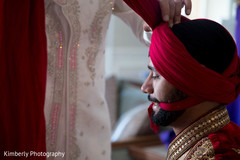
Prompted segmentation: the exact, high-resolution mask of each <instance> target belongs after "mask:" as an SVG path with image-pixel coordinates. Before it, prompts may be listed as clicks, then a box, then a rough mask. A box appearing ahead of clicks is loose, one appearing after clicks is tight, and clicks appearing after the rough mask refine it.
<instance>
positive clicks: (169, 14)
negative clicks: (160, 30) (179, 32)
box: [158, 0, 192, 27]
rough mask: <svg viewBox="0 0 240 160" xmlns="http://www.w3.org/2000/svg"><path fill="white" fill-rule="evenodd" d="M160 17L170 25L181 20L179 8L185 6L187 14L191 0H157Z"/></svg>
mask: <svg viewBox="0 0 240 160" xmlns="http://www.w3.org/2000/svg"><path fill="white" fill-rule="evenodd" d="M158 1H159V5H160V8H161V12H162V18H163V20H164V21H165V22H168V23H169V26H170V27H172V26H173V25H174V24H178V23H180V22H181V10H182V8H183V7H184V6H185V13H186V14H187V15H189V14H190V13H191V10H192V2H191V0H158Z"/></svg>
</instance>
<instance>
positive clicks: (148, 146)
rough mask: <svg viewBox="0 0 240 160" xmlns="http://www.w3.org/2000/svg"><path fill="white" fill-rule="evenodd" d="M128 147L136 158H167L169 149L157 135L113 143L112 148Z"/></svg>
mask: <svg viewBox="0 0 240 160" xmlns="http://www.w3.org/2000/svg"><path fill="white" fill-rule="evenodd" d="M120 148H127V149H128V153H129V155H130V156H131V157H132V158H134V159H135V160H165V157H166V154H167V149H166V148H165V146H164V145H163V144H162V143H161V142H160V140H159V138H158V136H157V135H147V136H140V137H134V138H130V139H128V140H126V141H120V142H114V143H112V149H113V150H114V149H120Z"/></svg>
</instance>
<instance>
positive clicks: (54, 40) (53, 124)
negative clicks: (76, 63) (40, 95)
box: [45, 5, 65, 151]
mask: <svg viewBox="0 0 240 160" xmlns="http://www.w3.org/2000/svg"><path fill="white" fill-rule="evenodd" d="M50 7H51V8H49V9H48V11H50V12H51V10H53V5H50ZM53 19H54V20H53ZM46 24H47V25H46V33H47V38H48V41H47V42H48V66H47V75H48V81H51V83H53V88H48V89H49V90H50V91H51V93H50V94H51V96H52V97H53V100H52V102H51V103H50V106H45V107H47V108H50V115H47V116H50V118H49V122H47V124H46V127H47V128H46V138H47V142H48V143H47V150H49V151H55V149H56V146H55V145H56V144H55V142H56V139H57V130H58V123H59V115H60V113H61V109H62V97H63V87H64V85H63V84H64V70H63V67H64V64H62V61H61V60H62V59H64V58H65V57H64V54H62V51H63V49H65V44H64V42H65V37H64V35H63V33H62V29H61V23H60V21H59V19H58V18H57V16H56V15H55V14H50V13H48V12H47V13H46ZM60 47H61V48H60ZM60 53H61V54H60Z"/></svg>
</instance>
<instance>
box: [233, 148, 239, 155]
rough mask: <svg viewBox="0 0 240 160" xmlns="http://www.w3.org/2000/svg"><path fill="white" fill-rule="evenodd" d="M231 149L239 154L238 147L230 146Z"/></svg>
mask: <svg viewBox="0 0 240 160" xmlns="http://www.w3.org/2000/svg"><path fill="white" fill-rule="evenodd" d="M232 150H233V151H235V152H237V154H240V149H237V148H232Z"/></svg>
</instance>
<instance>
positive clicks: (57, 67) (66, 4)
mask: <svg viewBox="0 0 240 160" xmlns="http://www.w3.org/2000/svg"><path fill="white" fill-rule="evenodd" d="M55 2H56V3H57V4H58V5H60V6H61V7H60V6H57V5H56V4H53V5H51V7H52V8H49V9H48V11H49V13H46V24H47V25H46V32H47V36H48V77H50V79H53V81H52V84H53V85H54V86H53V89H52V93H51V94H52V95H53V100H52V105H51V106H49V107H51V111H50V114H51V115H50V122H48V124H47V140H49V141H51V142H52V143H48V144H47V145H48V146H47V148H48V150H49V151H56V149H57V148H56V144H55V139H57V136H58V135H57V133H58V132H59V131H58V126H59V124H58V120H59V118H58V117H59V115H60V113H61V112H63V111H64V116H65V119H64V121H67V122H68V123H69V124H68V125H66V129H67V130H68V132H67V133H68V134H67V135H66V141H67V140H68V142H69V143H67V142H66V145H68V148H69V153H67V155H68V159H76V158H77V157H79V154H80V149H79V146H77V144H76V142H77V141H76V140H77V139H76V137H75V134H76V133H75V116H76V86H77V71H76V68H77V66H78V63H77V61H76V59H77V58H78V57H77V54H76V53H77V49H78V47H79V43H78V42H79V40H80V33H81V27H80V26H81V25H80V22H79V19H78V17H79V13H80V10H79V8H80V7H79V3H78V1H77V0H55ZM54 7H55V8H54ZM56 9H57V10H58V12H61V11H62V13H63V15H57V13H55V12H54V10H56ZM58 14H59V13H58ZM59 17H61V19H60V18H59ZM62 20H63V21H64V22H62ZM61 22H62V23H66V22H68V24H69V27H70V29H71V32H70V33H71V37H65V33H66V31H62V29H63V28H62V23H61ZM66 38H68V39H66ZM70 38H71V39H70ZM69 40H70V41H69ZM64 42H66V43H64ZM67 42H69V43H67ZM65 91H66V92H65ZM65 93H68V94H65ZM63 102H64V103H63ZM56 106H57V108H56ZM62 107H64V109H63V110H62V111H61V109H62ZM66 110H68V111H69V112H66ZM67 114H69V116H67ZM67 117H69V118H68V119H67ZM53 124H54V126H53ZM68 126H69V127H68ZM60 134H61V133H60Z"/></svg>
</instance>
